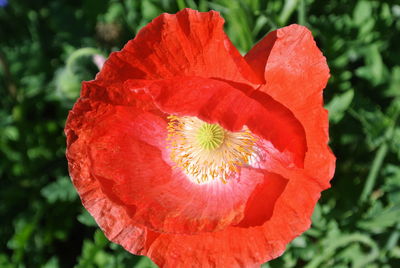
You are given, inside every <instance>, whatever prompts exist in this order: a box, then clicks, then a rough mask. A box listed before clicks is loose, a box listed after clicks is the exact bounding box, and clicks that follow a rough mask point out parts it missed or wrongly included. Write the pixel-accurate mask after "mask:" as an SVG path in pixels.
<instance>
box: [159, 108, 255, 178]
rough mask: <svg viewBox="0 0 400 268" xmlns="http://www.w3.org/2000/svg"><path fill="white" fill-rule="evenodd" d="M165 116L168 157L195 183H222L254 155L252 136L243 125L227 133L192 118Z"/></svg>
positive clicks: (218, 126) (222, 129)
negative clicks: (218, 180)
mask: <svg viewBox="0 0 400 268" xmlns="http://www.w3.org/2000/svg"><path fill="white" fill-rule="evenodd" d="M168 119H169V123H168V127H167V130H168V137H167V140H168V143H169V146H168V147H169V148H170V157H171V159H172V161H174V162H175V164H176V166H177V167H180V168H182V169H183V171H184V172H185V173H186V174H187V175H188V177H190V178H191V179H192V180H193V181H194V182H196V183H199V184H203V183H208V182H210V181H211V180H214V179H220V180H221V181H222V182H224V183H226V182H227V180H228V178H229V177H231V176H232V175H234V173H237V172H238V167H239V166H243V165H247V164H249V162H250V161H251V159H252V158H253V156H254V154H255V151H256V138H255V137H254V136H253V135H252V133H251V132H250V130H249V129H247V128H244V129H243V130H241V131H239V132H231V131H228V130H226V129H224V128H223V127H221V126H220V125H218V124H210V123H207V122H204V121H202V120H200V119H198V118H196V117H188V116H184V117H177V116H174V115H171V116H169V117H168Z"/></svg>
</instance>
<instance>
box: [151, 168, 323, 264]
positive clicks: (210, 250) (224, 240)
mask: <svg viewBox="0 0 400 268" xmlns="http://www.w3.org/2000/svg"><path fill="white" fill-rule="evenodd" d="M286 175H289V176H290V177H291V179H290V180H288V183H287V185H286V186H285V190H284V192H283V193H282V194H281V196H280V197H279V198H278V200H277V201H276V203H275V207H274V210H273V214H272V216H271V218H270V219H269V220H267V221H266V222H264V223H263V224H262V225H258V226H253V227H251V226H250V227H248V226H246V227H244V226H243V227H242V226H231V227H228V228H226V229H224V230H222V231H217V232H212V233H200V234H195V235H171V234H161V235H160V236H158V237H157V239H155V240H154V241H153V243H152V244H151V246H150V248H149V249H148V253H147V254H148V256H150V258H151V259H152V260H153V261H154V262H155V263H156V264H158V265H159V266H160V267H178V268H179V267H191V266H193V267H259V266H260V264H262V263H264V262H266V261H269V260H271V259H274V258H276V257H278V256H280V255H281V254H282V253H283V251H284V250H285V247H286V245H287V244H288V243H289V242H290V241H291V240H293V239H294V238H295V237H296V236H298V235H299V234H301V233H302V232H304V231H305V230H307V229H308V228H309V227H310V224H311V221H310V217H311V214H312V211H313V209H314V206H315V203H316V202H317V200H318V198H319V196H320V194H319V192H320V191H321V188H320V186H319V185H318V184H317V183H316V182H315V181H314V180H312V179H310V178H308V177H306V176H305V175H304V174H302V172H301V171H300V170H298V171H293V172H291V174H289V173H288V174H286ZM269 176H272V177H273V180H277V181H279V180H280V181H281V182H283V181H285V178H283V177H280V176H279V175H277V174H271V173H266V178H267V179H268V177H269ZM275 184H278V183H277V182H275Z"/></svg>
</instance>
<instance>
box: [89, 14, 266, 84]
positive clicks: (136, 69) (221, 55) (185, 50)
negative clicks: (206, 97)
mask: <svg viewBox="0 0 400 268" xmlns="http://www.w3.org/2000/svg"><path fill="white" fill-rule="evenodd" d="M223 24H224V20H223V18H222V17H221V16H220V15H219V13H218V12H215V11H210V12H206V13H202V12H198V11H195V10H191V9H183V10H182V11H180V12H178V13H176V14H166V13H164V14H162V15H160V16H159V17H157V18H156V19H154V20H153V21H152V22H151V23H149V24H148V25H146V26H145V27H144V28H143V29H141V30H140V31H139V33H138V34H137V36H136V37H135V39H133V40H131V41H129V42H128V43H127V44H126V46H125V47H124V48H123V49H122V51H120V52H114V53H112V54H111V56H110V58H109V59H108V60H107V61H106V63H105V65H104V66H103V68H102V70H101V71H100V73H99V74H98V75H97V77H96V79H97V80H101V81H107V83H115V82H121V81H125V80H127V79H165V78H171V77H174V76H184V75H190V76H202V77H217V78H220V79H226V80H230V81H237V82H243V83H253V84H260V83H262V82H263V78H262V77H259V76H257V75H256V74H255V73H254V72H253V70H252V69H251V68H250V66H249V65H248V64H247V62H246V61H245V60H244V58H243V57H242V56H241V55H240V53H239V52H238V51H237V49H236V48H235V47H234V46H233V44H232V43H231V41H230V40H229V38H228V37H227V36H226V34H225V33H224V31H223ZM221 66H223V67H222V68H221Z"/></svg>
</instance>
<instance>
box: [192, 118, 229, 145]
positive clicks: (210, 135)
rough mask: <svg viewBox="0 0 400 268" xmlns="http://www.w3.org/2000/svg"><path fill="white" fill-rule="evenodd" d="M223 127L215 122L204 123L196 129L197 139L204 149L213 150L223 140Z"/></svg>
mask: <svg viewBox="0 0 400 268" xmlns="http://www.w3.org/2000/svg"><path fill="white" fill-rule="evenodd" d="M224 136H225V135H224V129H223V128H222V127H220V126H219V125H217V124H208V123H204V124H203V125H202V126H201V127H200V128H199V130H198V133H197V140H198V143H199V145H200V146H201V147H202V148H203V149H205V150H214V149H216V148H218V147H219V146H220V145H221V144H222V142H223V141H224Z"/></svg>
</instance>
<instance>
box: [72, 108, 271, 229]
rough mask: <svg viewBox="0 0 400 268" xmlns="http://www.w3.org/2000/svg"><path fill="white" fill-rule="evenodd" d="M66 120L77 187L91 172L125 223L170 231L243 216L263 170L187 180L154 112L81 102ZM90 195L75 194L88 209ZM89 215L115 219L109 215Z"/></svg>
mask: <svg viewBox="0 0 400 268" xmlns="http://www.w3.org/2000/svg"><path fill="white" fill-rule="evenodd" d="M83 108H85V109H83ZM69 118H70V119H69V120H68V122H67V126H66V132H67V133H68V134H67V140H68V149H67V156H68V159H69V162H70V163H73V164H70V172H71V174H73V179H74V183H75V185H76V187H77V188H78V189H81V187H90V184H89V183H88V182H87V181H85V182H84V183H82V181H81V180H83V179H85V178H86V177H85V176H90V177H91V183H93V184H95V185H96V187H97V188H96V189H97V190H96V191H99V189H98V188H100V190H101V192H102V193H103V195H105V196H107V197H108V198H109V199H110V200H111V201H112V202H114V203H115V206H118V207H123V208H124V209H125V211H126V213H127V215H128V216H129V217H130V222H131V224H136V225H140V226H146V227H148V228H150V229H152V230H156V231H159V232H170V233H197V232H200V231H213V230H219V229H222V228H225V227H226V226H228V225H231V224H238V223H239V222H240V221H241V220H242V219H243V217H244V210H245V209H246V203H247V201H248V199H249V197H250V196H251V195H252V193H253V192H254V189H255V188H256V187H257V185H258V184H261V183H263V174H262V172H260V171H258V170H255V169H252V168H243V169H241V173H240V178H239V179H237V180H233V181H231V182H230V183H229V184H224V183H222V182H221V181H220V180H215V181H213V182H212V183H210V184H208V185H198V184H196V183H193V182H192V181H191V180H190V179H189V178H187V177H186V175H185V174H184V173H183V172H182V171H181V169H180V168H173V166H174V163H172V162H171V161H170V159H169V152H168V150H167V141H166V136H167V123H166V121H165V119H164V118H163V117H160V115H158V114H155V113H152V112H144V111H143V110H141V109H137V108H134V107H132V106H116V105H109V104H105V103H98V102H93V101H91V100H81V101H79V102H78V103H77V104H76V105H75V107H74V110H73V111H72V112H71V114H70V117H69ZM81 170H85V171H86V172H87V173H88V174H80V172H81ZM91 193H92V192H90V194H89V195H88V196H86V195H84V196H83V195H81V197H82V200H83V202H84V203H85V204H87V208H88V210H89V211H92V210H91V209H89V207H90V206H98V205H99V203H96V202H89V201H86V199H91V198H92V196H91ZM271 200H273V199H271ZM272 203H273V202H272ZM118 209H119V208H118ZM93 216H95V217H99V222H101V221H102V217H105V218H107V219H108V220H110V221H114V220H115V219H114V218H113V214H111V215H106V214H99V215H97V214H96V215H93Z"/></svg>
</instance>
